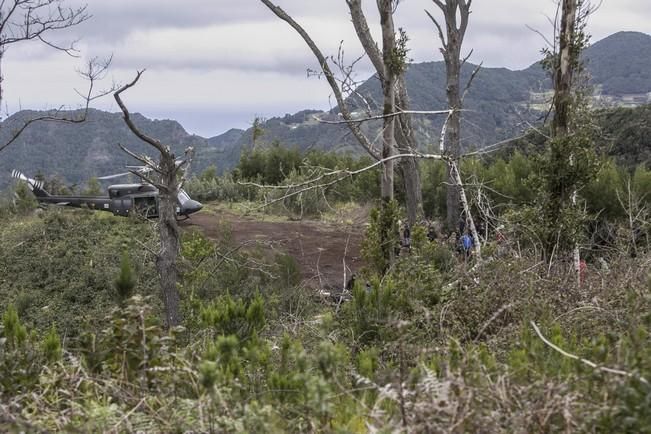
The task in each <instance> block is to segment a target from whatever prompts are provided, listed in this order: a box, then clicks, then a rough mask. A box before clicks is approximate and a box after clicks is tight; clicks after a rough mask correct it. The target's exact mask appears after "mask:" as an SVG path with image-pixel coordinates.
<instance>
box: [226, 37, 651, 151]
mask: <svg viewBox="0 0 651 434" xmlns="http://www.w3.org/2000/svg"><path fill="white" fill-rule="evenodd" d="M585 60H586V67H587V70H588V72H589V74H590V75H591V77H592V81H591V84H592V85H593V86H594V88H595V102H596V103H598V104H599V105H601V106H624V107H634V106H640V105H643V104H647V103H651V93H650V92H651V36H650V35H647V34H644V33H639V32H619V33H615V34H613V35H611V36H609V37H607V38H605V39H602V40H600V41H598V42H596V43H595V44H593V45H592V46H590V47H589V48H588V49H587V50H586V51H585ZM475 68H476V66H475V65H472V64H469V63H467V64H466V65H464V67H463V68H462V83H465V82H467V80H468V78H469V77H470V75H471V74H472V72H473V70H474V69H475ZM445 76H446V74H445V64H444V63H443V62H426V63H418V64H412V65H410V66H409V68H408V70H407V73H406V79H407V88H408V92H409V96H410V99H411V104H412V109H415V110H440V109H444V108H445V107H447V99H446V95H445ZM357 91H358V93H359V94H361V95H363V96H364V99H365V100H366V101H364V103H362V102H361V101H360V100H357V101H356V100H354V99H352V98H351V99H349V103H350V105H352V106H353V107H355V108H357V110H358V111H359V112H358V116H359V117H362V116H364V114H363V112H362V108H363V107H366V105H367V103H368V104H370V106H371V108H372V109H373V110H374V111H375V112H379V111H380V109H381V103H382V93H381V88H380V84H379V82H378V80H377V78H376V77H371V78H369V79H368V80H367V81H366V82H364V83H363V84H362V85H361V86H360V87H359V88H358V89H357ZM550 91H551V81H550V80H549V78H548V76H547V74H546V73H545V72H544V71H543V70H542V68H541V66H540V64H539V63H535V64H533V65H531V66H530V67H528V68H526V69H524V70H520V71H511V70H509V69H506V68H481V70H480V71H479V73H478V74H477V76H476V78H475V80H474V81H473V84H472V87H471V88H470V89H469V91H468V94H467V97H466V100H465V109H466V110H467V112H466V113H464V118H463V127H464V128H463V137H462V145H463V146H464V147H465V148H466V149H468V148H476V147H481V146H485V145H488V144H491V143H495V142H497V141H499V140H502V139H506V138H509V137H513V136H515V135H517V134H518V133H520V132H522V131H524V130H526V129H527V128H529V126H530V125H531V124H535V123H538V122H539V121H540V120H541V119H542V117H543V116H544V115H545V113H546V110H547V107H548V103H549V100H550V97H551V93H550ZM336 114H337V109H334V110H331V111H330V112H315V111H303V112H299V113H297V114H296V115H285V116H284V117H274V118H271V119H269V120H267V122H266V123H264V124H263V128H264V130H265V134H264V135H263V136H262V138H261V139H260V140H259V141H258V143H260V144H262V145H265V144H269V143H271V142H273V141H275V140H278V141H280V142H281V143H283V144H284V145H286V146H290V147H292V146H293V147H298V148H300V149H302V150H306V149H314V148H316V149H336V150H352V151H354V152H361V151H360V148H359V146H357V144H356V142H355V139H354V138H353V137H352V136H351V134H350V132H349V130H348V128H347V127H346V126H345V125H329V124H327V125H326V124H323V123H320V122H318V121H317V120H315V118H319V119H322V120H341V119H340V118H338V117H337V115H336ZM442 123H443V118H442V116H418V117H416V121H415V127H416V134H417V137H418V139H419V142H420V143H421V145H423V146H424V147H427V146H429V145H432V144H435V143H436V142H437V140H438V137H439V134H440V129H441V126H442ZM379 126H380V124H379V122H375V123H372V122H368V123H365V124H364V128H365V129H366V131H367V132H368V133H369V137H371V138H373V137H377V131H378V128H379ZM250 143H251V131H250V130H249V131H247V132H245V133H244V134H243V135H242V136H241V138H240V140H239V141H238V142H237V144H236V148H237V149H241V148H243V147H246V146H250Z"/></svg>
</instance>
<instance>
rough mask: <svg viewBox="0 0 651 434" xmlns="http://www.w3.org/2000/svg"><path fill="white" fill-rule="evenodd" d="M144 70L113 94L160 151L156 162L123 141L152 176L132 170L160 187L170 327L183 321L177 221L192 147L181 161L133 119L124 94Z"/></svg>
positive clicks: (161, 254)
mask: <svg viewBox="0 0 651 434" xmlns="http://www.w3.org/2000/svg"><path fill="white" fill-rule="evenodd" d="M143 72H144V71H138V72H137V73H136V77H135V78H134V79H133V81H132V82H130V83H128V84H125V85H124V86H122V87H121V88H120V89H118V90H117V91H116V92H115V93H114V94H113V96H114V97H115V101H116V102H117V103H118V106H119V107H120V110H121V111H122V115H123V119H124V122H125V123H126V124H127V126H128V127H129V129H130V130H131V132H132V133H133V134H135V135H136V137H138V138H139V139H140V140H142V141H143V142H145V143H147V144H148V145H150V146H151V147H153V148H154V149H155V150H156V151H158V153H159V160H158V162H154V160H152V159H151V158H149V157H147V156H144V155H137V154H135V153H133V152H131V151H129V150H128V149H127V148H125V147H124V146H122V145H120V147H121V148H122V150H124V151H125V152H126V153H128V154H129V155H131V156H132V157H134V158H136V159H137V160H139V161H140V162H142V163H143V164H145V166H146V167H148V168H149V169H151V172H152V173H153V176H147V175H146V174H144V173H142V171H133V173H134V174H135V175H137V176H139V177H140V178H142V179H144V180H145V181H146V182H149V183H151V184H153V185H154V186H156V188H158V191H159V206H158V233H159V235H160V249H159V251H158V253H156V270H157V271H158V277H159V280H160V288H161V295H162V297H163V304H164V306H165V320H166V321H165V322H166V325H167V326H168V327H173V326H176V325H179V324H180V323H181V311H180V304H181V300H180V296H179V290H178V288H177V286H176V285H177V281H178V268H177V259H178V256H179V254H180V250H181V241H180V235H179V227H178V224H177V222H176V203H177V200H178V195H179V190H180V189H181V186H182V185H183V182H184V181H185V177H184V169H185V168H186V167H187V165H188V164H189V163H190V160H191V157H192V148H188V149H187V150H186V152H185V158H184V159H183V160H182V161H181V164H178V162H177V159H176V156H175V155H174V153H173V152H172V150H171V149H170V147H169V146H167V145H164V144H163V143H161V142H160V141H159V140H157V139H155V138H153V137H150V136H148V135H146V134H144V133H143V132H142V131H140V129H139V128H138V127H137V126H136V125H135V124H134V123H133V120H132V119H131V116H130V114H129V110H128V109H127V106H126V105H125V104H124V102H123V101H122V98H121V94H122V92H124V91H126V90H127V89H129V88H131V87H133V86H135V85H136V83H137V82H138V80H139V79H140V77H141V76H142V73H143ZM153 178H156V179H157V180H154V179H153Z"/></svg>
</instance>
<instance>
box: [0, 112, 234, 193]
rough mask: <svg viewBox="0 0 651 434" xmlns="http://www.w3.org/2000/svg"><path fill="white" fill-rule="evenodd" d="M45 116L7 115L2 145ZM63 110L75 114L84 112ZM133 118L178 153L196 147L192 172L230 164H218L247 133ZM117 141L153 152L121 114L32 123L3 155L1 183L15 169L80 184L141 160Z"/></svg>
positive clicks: (136, 115) (0, 135) (138, 150)
mask: <svg viewBox="0 0 651 434" xmlns="http://www.w3.org/2000/svg"><path fill="white" fill-rule="evenodd" d="M42 114H43V113H42V112H35V111H30V110H24V111H21V112H18V113H16V114H14V115H13V116H11V117H9V118H8V119H6V120H5V121H4V122H3V123H2V128H0V143H5V142H6V141H7V140H8V139H9V137H11V134H12V133H13V131H15V130H16V129H17V128H18V127H19V126H21V125H22V124H23V123H24V122H25V120H26V119H30V118H34V117H37V116H39V115H42ZM59 114H60V115H62V116H65V117H68V118H74V117H76V116H77V117H78V116H79V115H80V112H78V111H77V112H64V113H59ZM132 117H133V120H134V122H135V124H136V125H138V127H140V128H141V129H142V131H144V132H145V133H146V134H149V135H151V136H152V137H155V138H157V139H160V140H161V141H162V142H163V143H166V144H169V145H170V146H171V147H172V149H173V150H174V151H175V152H176V153H177V155H182V154H183V151H184V150H185V148H187V147H188V146H193V147H194V148H195V163H194V164H193V167H192V170H196V171H201V170H203V169H205V167H207V166H208V165H209V164H215V165H217V166H220V169H223V168H224V166H226V165H224V166H222V165H221V164H220V157H221V155H223V154H224V155H226V154H228V153H229V149H232V147H233V145H234V143H235V142H236V141H237V139H238V138H239V136H240V135H241V134H242V133H243V131H242V130H231V131H229V132H227V133H226V134H223V135H221V136H219V137H213V138H211V139H205V138H203V137H199V136H196V135H192V134H188V133H187V132H186V131H185V129H184V128H183V127H182V126H181V124H179V123H178V122H176V121H173V120H150V119H147V118H146V117H144V116H142V115H141V114H139V113H134V114H132ZM118 143H120V144H123V145H125V146H126V147H127V148H129V149H130V150H132V151H134V152H136V153H146V154H148V155H153V153H152V150H151V148H150V147H149V146H148V145H146V144H145V143H143V142H141V141H140V140H139V139H137V138H136V137H135V136H134V135H133V133H132V132H131V131H129V129H128V128H127V126H126V125H125V123H124V121H123V120H122V116H121V114H119V113H107V112H104V111H100V110H90V111H89V113H88V116H87V121H86V122H83V123H79V124H70V123H62V122H50V121H48V122H37V123H34V124H32V125H31V126H30V127H29V128H27V129H26V130H25V131H24V132H23V134H21V136H20V137H19V138H18V140H16V142H15V143H13V144H12V145H11V146H10V147H8V148H7V149H6V150H4V151H3V152H1V153H0V187H3V186H5V185H6V184H7V182H8V181H9V178H8V177H9V173H10V172H11V170H12V169H18V170H21V171H24V172H25V173H27V174H30V175H34V174H36V173H37V172H39V173H42V174H43V175H45V176H53V175H57V176H60V177H61V178H62V179H64V180H65V181H67V182H69V183H81V182H84V181H86V180H88V178H90V177H91V176H101V175H109V174H112V173H116V172H124V165H126V164H138V163H137V161H135V160H134V159H133V158H131V157H129V156H128V155H127V154H125V153H124V152H122V151H121V150H120V148H119V147H118ZM231 153H232V152H231ZM230 158H231V159H232V158H233V157H232V156H231V157H230ZM231 164H232V161H229V162H228V165H231ZM118 182H119V180H118Z"/></svg>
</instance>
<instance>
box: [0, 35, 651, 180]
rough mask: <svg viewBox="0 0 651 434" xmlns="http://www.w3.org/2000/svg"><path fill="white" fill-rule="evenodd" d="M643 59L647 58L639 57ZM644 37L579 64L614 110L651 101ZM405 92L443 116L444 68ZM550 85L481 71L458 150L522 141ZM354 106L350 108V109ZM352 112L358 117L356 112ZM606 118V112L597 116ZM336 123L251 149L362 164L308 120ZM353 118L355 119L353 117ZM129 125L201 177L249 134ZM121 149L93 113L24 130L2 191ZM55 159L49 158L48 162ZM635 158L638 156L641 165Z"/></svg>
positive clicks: (349, 143)
mask: <svg viewBox="0 0 651 434" xmlns="http://www.w3.org/2000/svg"><path fill="white" fill-rule="evenodd" d="M645 50H646V51H645ZM648 50H651V36H649V35H646V34H644V33H637V32H620V33H617V34H614V35H612V36H610V37H608V38H605V39H603V40H601V41H598V42H596V43H595V44H594V45H592V46H591V47H590V48H589V49H588V50H586V53H585V56H586V59H587V69H588V71H589V72H590V74H591V75H592V84H593V85H595V86H596V88H597V90H598V92H599V93H600V94H602V95H610V96H612V97H613V98H615V100H613V101H612V102H611V103H612V104H617V103H618V101H619V102H621V101H620V100H619V99H617V98H618V96H619V95H622V94H628V93H634V94H641V95H642V94H646V93H647V92H650V91H651V76H649V74H651V73H650V72H649V71H651V68H649V67H647V65H646V64H645V63H644V62H646V61H647V60H648V59H649V58H651V55H649V56H644V55H640V53H645V52H647V51H648ZM474 68H475V66H474V65H472V64H469V63H468V64H466V65H464V68H463V70H462V80H463V81H465V80H467V79H468V78H469V76H470V74H471V73H472V71H473V70H474ZM406 79H407V85H408V91H409V94H410V99H411V101H412V104H413V108H414V109H417V110H438V109H443V108H445V107H446V102H445V86H444V80H445V66H444V64H443V63H442V62H429V63H420V64H412V65H410V66H409V68H408V69H407V73H406ZM549 86H550V83H549V80H548V79H547V77H546V75H545V74H544V72H543V71H542V69H541V67H540V66H539V65H537V64H535V65H532V66H531V67H530V68H528V69H525V70H522V71H510V70H508V69H505V68H482V70H481V72H480V73H479V74H478V75H477V77H476V79H475V80H474V84H473V86H472V88H471V89H470V91H469V93H468V96H467V102H466V108H467V109H468V112H467V113H465V114H464V119H465V121H464V140H463V146H464V147H465V148H466V149H473V148H478V147H481V146H483V145H488V144H492V143H495V142H497V141H499V140H501V139H505V138H510V137H513V136H515V135H518V134H520V133H522V132H523V131H524V130H526V129H527V128H528V127H529V125H535V124H538V123H539V122H540V121H541V119H542V117H543V115H544V113H543V112H542V111H541V107H542V106H543V105H544V104H543V103H548V102H549V101H548V96H547V97H545V96H544V92H546V91H548V89H549ZM359 92H360V94H363V95H366V96H367V97H368V101H369V102H371V104H372V106H373V107H374V109H376V110H377V109H378V108H379V107H380V103H381V92H380V89H379V87H378V85H377V79H374V78H372V77H371V78H370V79H368V80H367V81H366V82H365V83H364V84H362V85H361V86H360V88H359ZM353 105H355V102H354V101H353ZM358 108H359V107H358ZM604 113H607V112H604ZM616 113H621V112H618V111H614V112H613V115H612V116H610V115H605V114H604V115H603V116H601V117H600V119H601V120H600V123H601V127H602V128H603V129H604V130H605V131H607V132H608V134H609V135H611V136H613V137H616V138H617V139H616V140H615V142H617V143H613V148H612V152H614V153H618V152H619V151H622V152H624V153H626V152H627V151H626V150H631V149H642V150H644V149H645V146H644V141H645V137H647V136H646V135H645V134H643V133H640V134H638V135H637V136H635V135H631V134H628V133H626V132H625V131H624V129H625V128H626V127H625V125H624V124H622V122H619V119H618V115H616ZM628 113H630V117H629V119H636V120H635V121H629V120H627V121H626V124H629V123H630V122H640V123H641V124H642V125H647V124H648V122H649V118H648V116H649V111H648V109H644V108H642V109H639V110H633V111H631V112H628ZM33 115H34V113H33V112H29V111H25V112H20V113H17V114H16V115H14V116H12V117H10V118H8V119H7V120H5V121H4V123H3V125H4V127H3V128H2V129H0V140H5V139H6V138H7V137H9V136H10V134H11V132H12V131H13V130H15V126H16V125H19V124H20V121H21V120H22V119H26V118H28V117H30V116H33ZM315 116H318V118H320V119H323V120H329V121H333V120H340V119H339V117H338V116H337V115H336V109H335V110H333V111H332V112H320V111H318V110H304V111H301V112H298V113H295V114H293V115H289V114H287V115H285V116H283V117H274V118H271V119H267V120H266V121H265V122H263V124H262V125H261V127H262V131H263V133H262V135H261V136H260V138H259V139H257V142H258V145H260V146H268V145H270V144H271V143H273V142H279V143H281V144H282V145H284V146H287V147H290V148H293V147H295V148H297V149H299V150H302V151H306V150H310V149H318V150H337V151H340V152H347V151H349V152H354V153H357V154H361V150H360V148H359V146H358V145H357V144H356V142H355V140H354V138H353V137H352V136H351V135H350V132H349V130H348V128H347V127H346V126H345V125H331V124H323V123H320V122H318V121H317V120H315ZM358 116H363V114H362V113H361V112H360V113H359V115H358ZM415 121H416V125H417V128H416V130H417V136H418V138H419V142H420V143H421V144H422V145H423V146H424V147H427V146H430V145H432V144H434V143H437V141H438V137H439V134H440V128H441V126H442V123H443V118H442V117H441V116H438V117H437V116H419V117H418V118H416V120H415ZM136 123H137V124H138V125H141V126H142V128H143V130H144V131H146V132H148V133H150V134H152V135H153V136H155V137H157V138H159V139H161V140H162V141H163V142H164V143H168V144H170V145H171V146H172V147H173V148H174V149H175V150H176V151H177V152H181V151H183V150H184V149H185V147H187V146H194V147H195V148H196V158H195V162H194V167H195V169H196V170H197V171H198V172H200V171H202V170H203V169H205V168H206V167H208V166H211V165H213V166H215V167H216V168H217V169H218V171H220V172H222V171H224V170H229V169H232V168H233V167H234V166H235V165H236V164H237V161H238V160H239V157H240V153H241V151H242V149H250V148H251V146H252V130H251V129H249V130H247V131H242V130H238V129H232V130H229V131H227V132H226V133H224V134H221V135H219V136H215V137H212V138H208V139H206V138H202V137H199V136H196V135H191V134H188V133H187V132H186V131H185V130H184V129H183V127H182V126H181V125H180V124H178V123H177V122H175V121H171V120H153V121H152V120H148V119H146V118H144V117H142V116H138V117H137V118H136ZM378 126H379V124H377V123H366V124H365V125H364V130H365V131H372V130H374V129H377V128H378ZM118 143H122V144H125V145H127V146H128V147H130V148H131V149H133V150H135V151H136V152H141V151H144V150H145V149H146V148H145V147H144V146H143V144H142V143H140V142H139V141H138V140H137V139H135V138H134V137H133V136H132V135H131V134H130V133H129V131H128V130H127V128H126V126H125V125H124V122H123V121H122V120H121V118H120V116H119V115H117V114H111V113H105V112H101V111H98V110H93V111H91V112H90V114H89V120H88V122H85V123H83V124H64V123H56V122H47V123H37V124H35V125H33V126H31V127H30V128H29V129H28V130H27V131H26V133H25V134H24V135H23V136H22V137H20V138H19V139H18V141H17V142H16V143H15V145H13V146H12V147H11V148H9V149H7V150H6V151H5V152H3V156H2V158H0V186H6V185H7V183H8V180H9V178H8V174H9V172H10V171H11V170H12V169H20V170H22V171H25V172H27V173H32V174H35V173H37V172H40V173H42V174H44V175H46V176H53V175H58V176H60V177H61V178H62V179H63V180H64V181H65V182H67V183H69V184H80V183H83V182H85V181H86V180H88V179H89V178H90V177H91V176H102V175H106V174H111V173H116V172H122V171H123V170H122V169H123V166H124V165H125V164H129V163H133V160H132V159H130V157H128V156H127V155H126V154H124V153H123V152H121V151H120V149H119V148H118V146H117V144H118ZM53 150H54V152H53ZM634 154H635V155H637V156H638V157H631V156H630V155H629V156H625V157H624V158H625V159H628V160H636V161H644V159H645V157H644V155H645V154H639V153H637V152H634ZM640 155H641V156H640Z"/></svg>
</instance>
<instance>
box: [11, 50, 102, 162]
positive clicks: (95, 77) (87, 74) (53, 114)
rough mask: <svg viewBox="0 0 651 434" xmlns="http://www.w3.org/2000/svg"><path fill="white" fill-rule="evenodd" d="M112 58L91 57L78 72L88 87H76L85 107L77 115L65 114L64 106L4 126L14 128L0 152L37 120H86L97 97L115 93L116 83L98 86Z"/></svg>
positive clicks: (70, 121)
mask: <svg viewBox="0 0 651 434" xmlns="http://www.w3.org/2000/svg"><path fill="white" fill-rule="evenodd" d="M111 60H112V58H111V57H109V58H108V59H100V58H97V57H94V58H92V59H89V60H88V61H87V63H86V65H85V66H84V68H83V69H80V70H78V71H77V72H78V74H79V75H80V76H81V77H82V78H83V79H84V80H85V81H86V82H87V83H88V87H87V89H86V90H85V92H81V91H79V90H77V89H75V92H76V93H77V94H78V95H79V96H80V97H81V99H82V101H83V108H82V109H81V112H80V113H78V114H77V115H75V116H68V115H67V114H64V113H63V112H64V109H63V108H58V109H56V110H51V111H50V112H48V113H46V114H44V115H42V116H36V117H32V118H29V119H27V120H24V121H21V122H20V124H19V125H8V126H4V127H7V128H12V131H11V135H10V137H9V139H8V140H7V141H5V142H4V143H0V152H2V151H3V150H4V149H6V148H8V147H9V146H11V144H12V143H14V142H15V141H16V140H18V138H19V137H20V135H21V134H22V133H23V132H24V131H25V130H26V129H27V128H28V127H29V126H30V125H32V124H33V123H36V122H64V123H71V124H78V123H82V122H85V121H86V118H87V116H88V111H89V109H90V104H91V103H92V102H93V101H95V100H96V99H99V98H102V97H104V96H106V95H108V94H110V93H113V91H114V90H115V85H113V86H110V87H109V88H107V89H101V90H97V89H96V86H97V83H98V82H99V81H101V80H102V79H104V78H105V77H106V74H107V72H108V69H109V67H110V65H111Z"/></svg>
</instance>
